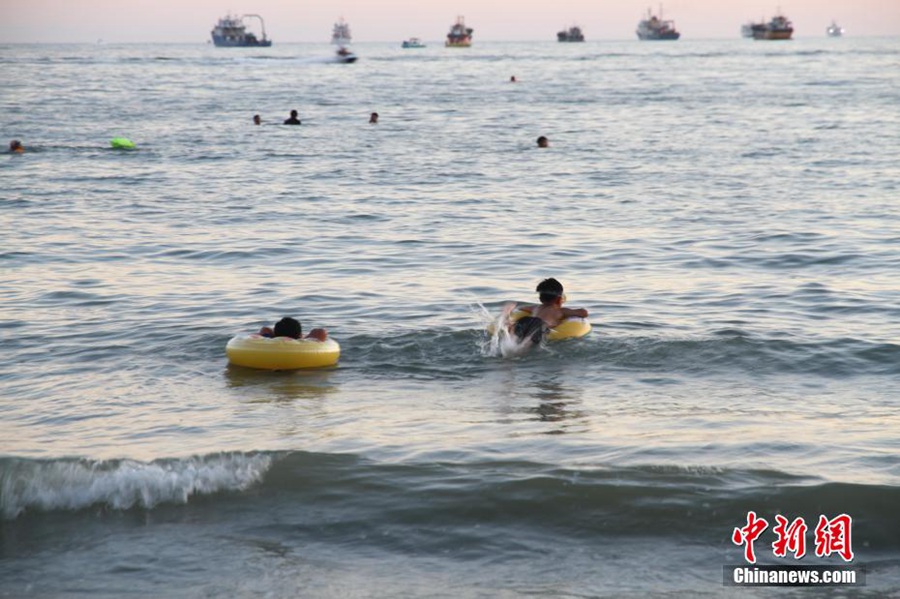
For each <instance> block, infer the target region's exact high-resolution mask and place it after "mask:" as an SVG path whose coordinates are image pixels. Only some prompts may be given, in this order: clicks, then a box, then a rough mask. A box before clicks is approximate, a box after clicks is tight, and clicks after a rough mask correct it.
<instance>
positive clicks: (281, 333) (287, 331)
mask: <svg viewBox="0 0 900 599" xmlns="http://www.w3.org/2000/svg"><path fill="white" fill-rule="evenodd" d="M274 333H275V336H276V337H290V338H291V339H299V338H300V335H302V334H303V330H302V328H301V327H300V322H299V321H298V320H297V319H295V318H291V317H290V316H285V317H284V318H282V319H281V320H279V321H278V322H276V323H275V330H274Z"/></svg>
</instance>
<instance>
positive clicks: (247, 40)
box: [211, 15, 272, 48]
mask: <svg viewBox="0 0 900 599" xmlns="http://www.w3.org/2000/svg"><path fill="white" fill-rule="evenodd" d="M245 17H256V18H257V19H259V24H260V27H261V28H262V38H257V37H256V35H254V34H253V33H251V32H249V31H247V26H246V25H244V18H245ZM211 34H212V41H213V44H215V45H216V46H217V47H220V48H247V47H269V46H271V45H272V40H270V39H268V38H267V37H266V24H265V23H264V22H263V18H262V17H261V16H259V15H243V16H241V17H238V16H237V15H226V16H224V17H222V18H221V19H219V22H218V23H216V26H215V27H213V30H212V32H211Z"/></svg>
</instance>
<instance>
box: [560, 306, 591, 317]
mask: <svg viewBox="0 0 900 599" xmlns="http://www.w3.org/2000/svg"><path fill="white" fill-rule="evenodd" d="M562 313H563V318H572V317H573V316H575V317H577V318H587V317H588V311H587V310H585V309H584V308H563V309H562Z"/></svg>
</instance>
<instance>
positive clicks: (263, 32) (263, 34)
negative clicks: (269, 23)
mask: <svg viewBox="0 0 900 599" xmlns="http://www.w3.org/2000/svg"><path fill="white" fill-rule="evenodd" d="M244 17H256V18H257V19H259V26H260V27H262V39H263V40H264V41H265V39H266V23H265V21H263V18H262V17H261V16H259V15H255V14H246V15H243V16H242V17H241V18H242V19H243V18H244Z"/></svg>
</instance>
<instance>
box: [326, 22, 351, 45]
mask: <svg viewBox="0 0 900 599" xmlns="http://www.w3.org/2000/svg"><path fill="white" fill-rule="evenodd" d="M351 41H353V36H351V35H350V25H348V24H347V22H346V21H345V20H344V17H341V18H340V20H339V21H338V22H337V23H335V24H334V28H333V29H332V30H331V43H332V44H335V45H338V46H342V47H343V46H346V45H347V44H349V43H350V42H351Z"/></svg>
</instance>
